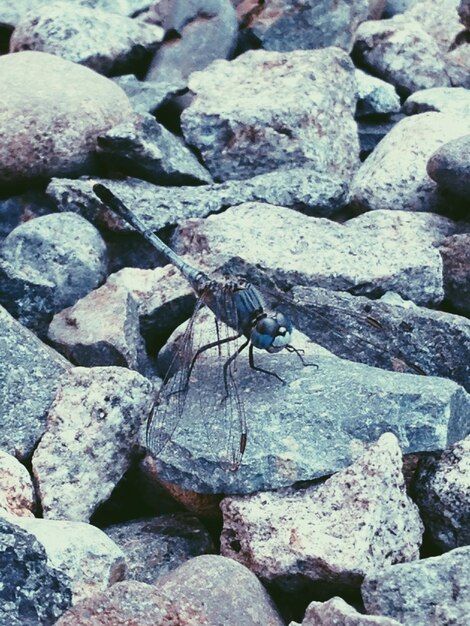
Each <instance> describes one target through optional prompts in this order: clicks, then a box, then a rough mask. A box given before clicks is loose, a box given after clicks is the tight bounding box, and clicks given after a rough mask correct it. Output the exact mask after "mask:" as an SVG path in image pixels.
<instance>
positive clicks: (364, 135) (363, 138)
mask: <svg viewBox="0 0 470 626" xmlns="http://www.w3.org/2000/svg"><path fill="white" fill-rule="evenodd" d="M403 117H404V116H403V114H402V113H395V114H394V115H390V116H387V118H386V119H381V120H377V118H376V117H371V116H366V117H359V118H358V121H357V129H358V131H359V141H360V144H361V154H360V157H361V161H365V159H366V158H367V157H368V156H369V154H370V153H371V152H373V151H374V150H375V149H376V147H377V146H378V144H379V143H380V142H381V141H382V139H383V138H384V137H385V136H386V135H388V133H389V132H390V131H391V130H392V128H393V127H394V126H395V125H396V124H397V123H398V122H399V121H400V120H401V119H403Z"/></svg>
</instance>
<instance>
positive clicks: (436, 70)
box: [353, 15, 450, 95]
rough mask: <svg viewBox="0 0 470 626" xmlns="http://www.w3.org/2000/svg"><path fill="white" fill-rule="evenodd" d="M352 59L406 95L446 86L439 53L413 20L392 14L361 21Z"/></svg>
mask: <svg viewBox="0 0 470 626" xmlns="http://www.w3.org/2000/svg"><path fill="white" fill-rule="evenodd" d="M353 55H354V58H355V59H356V60H357V61H358V62H359V63H360V64H361V65H363V66H364V67H365V68H366V69H367V70H369V71H370V72H372V73H373V74H375V75H376V76H379V77H380V78H383V79H384V80H386V81H387V82H389V83H391V84H392V85H395V87H396V88H397V90H398V91H399V93H401V94H405V95H408V94H410V93H413V92H414V91H417V90H418V89H428V88H430V87H447V86H450V80H449V77H448V75H447V72H446V67H445V63H444V58H443V54H442V53H441V51H440V49H439V46H438V45H437V43H436V41H435V39H434V38H433V37H432V36H431V35H430V34H429V33H428V32H426V30H425V29H424V28H423V27H422V26H421V24H420V22H418V21H417V20H415V19H413V18H411V17H408V16H404V15H396V16H395V17H392V18H391V19H388V20H370V21H367V22H363V23H362V24H361V25H360V26H359V28H358V29H357V32H356V40H355V44H354V49H353Z"/></svg>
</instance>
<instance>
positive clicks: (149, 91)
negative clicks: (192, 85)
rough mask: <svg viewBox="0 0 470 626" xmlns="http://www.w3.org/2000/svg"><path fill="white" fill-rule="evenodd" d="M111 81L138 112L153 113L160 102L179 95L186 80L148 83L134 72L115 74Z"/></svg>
mask: <svg viewBox="0 0 470 626" xmlns="http://www.w3.org/2000/svg"><path fill="white" fill-rule="evenodd" d="M113 82H115V83H116V84H117V85H118V86H119V87H120V88H121V89H122V90H123V91H124V92H125V93H126V94H127V97H128V98H129V100H130V101H131V104H132V106H133V107H134V110H135V111H136V112H138V113H155V112H156V111H157V109H158V108H159V107H160V106H161V105H162V104H165V103H166V101H167V100H169V99H171V98H172V97H173V96H176V95H180V94H181V93H182V92H183V91H184V89H185V88H186V81H184V80H183V79H180V80H175V81H174V82H172V83H162V82H161V81H158V82H154V83H149V82H145V81H141V80H138V79H137V78H136V77H135V76H134V74H127V75H126V76H117V77H116V78H114V79H113Z"/></svg>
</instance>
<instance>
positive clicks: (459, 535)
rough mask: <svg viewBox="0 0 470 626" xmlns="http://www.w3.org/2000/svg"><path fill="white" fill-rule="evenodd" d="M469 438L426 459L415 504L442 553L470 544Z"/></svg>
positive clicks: (421, 465) (418, 477) (418, 476)
mask: <svg viewBox="0 0 470 626" xmlns="http://www.w3.org/2000/svg"><path fill="white" fill-rule="evenodd" d="M469 476H470V437H467V438H466V439H463V440H462V441H459V442H457V443H456V444H454V445H453V446H452V447H451V448H450V449H449V450H445V451H444V452H443V453H442V454H435V455H431V456H429V458H424V459H423V460H422V461H421V462H420V465H419V470H418V474H417V476H416V482H415V489H414V493H415V500H416V502H417V504H418V506H419V509H420V511H421V516H422V518H423V521H424V524H425V526H426V529H427V531H428V533H429V535H430V537H431V538H432V541H433V542H434V543H435V544H436V545H437V546H438V547H439V549H441V550H443V551H447V550H452V549H453V548H458V547H460V546H466V545H469V544H470V481H469V479H468V477H469Z"/></svg>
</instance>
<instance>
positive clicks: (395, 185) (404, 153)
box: [350, 112, 470, 211]
mask: <svg viewBox="0 0 470 626" xmlns="http://www.w3.org/2000/svg"><path fill="white" fill-rule="evenodd" d="M469 131H470V126H468V125H467V122H466V121H465V120H462V119H460V118H459V117H457V116H452V115H447V114H444V113H434V112H429V113H422V114H421V115H413V116H411V117H408V118H405V119H403V120H401V121H400V122H398V124H397V125H396V126H394V127H393V128H392V130H391V131H390V132H389V133H388V135H387V136H386V137H385V138H384V140H383V141H381V142H380V144H379V146H378V147H377V149H376V150H375V151H374V153H373V154H371V156H370V157H369V158H368V159H367V160H366V161H365V163H363V164H362V166H361V167H360V169H359V171H358V172H357V174H356V176H355V177H354V179H353V181H352V183H351V188H350V200H351V202H352V203H353V204H354V205H355V206H357V207H359V208H360V209H362V210H365V211H371V210H376V209H395V210H396V209H402V210H406V211H446V210H447V211H448V210H449V207H448V200H447V199H446V198H445V197H443V196H442V194H440V193H439V189H438V187H437V185H436V183H435V182H434V181H433V180H432V179H431V178H429V175H428V173H427V171H426V164H427V162H428V160H429V158H430V157H431V155H432V154H433V153H434V152H435V151H436V149H438V148H439V147H440V146H442V145H443V144H445V143H446V142H448V141H451V140H452V139H456V138H458V137H462V136H463V135H466V134H468V133H469ZM397 150H398V152H399V154H400V158H399V159H397V157H396V154H397Z"/></svg>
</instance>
